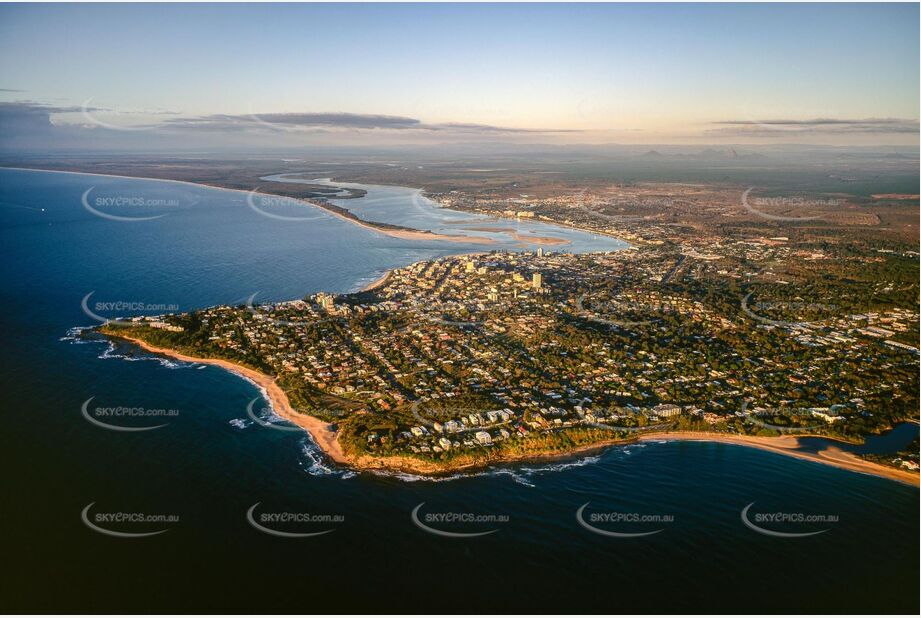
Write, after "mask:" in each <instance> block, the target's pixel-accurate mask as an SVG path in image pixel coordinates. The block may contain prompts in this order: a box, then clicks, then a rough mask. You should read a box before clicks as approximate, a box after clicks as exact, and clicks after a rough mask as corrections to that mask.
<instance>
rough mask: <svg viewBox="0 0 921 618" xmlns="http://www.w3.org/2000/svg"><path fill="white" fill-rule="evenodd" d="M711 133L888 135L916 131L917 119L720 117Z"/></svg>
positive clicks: (745, 134)
mask: <svg viewBox="0 0 921 618" xmlns="http://www.w3.org/2000/svg"><path fill="white" fill-rule="evenodd" d="M711 124H713V125H718V128H715V129H708V130H707V131H705V133H707V134H710V135H724V136H726V135H737V136H780V135H787V134H790V133H794V134H826V135H848V134H849V135H854V134H874V133H875V134H889V133H918V131H919V124H918V121H917V120H912V119H910V118H863V119H846V118H814V119H811V120H781V119H770V120H721V121H717V122H713V123H711Z"/></svg>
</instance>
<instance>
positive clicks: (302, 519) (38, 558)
mask: <svg viewBox="0 0 921 618" xmlns="http://www.w3.org/2000/svg"><path fill="white" fill-rule="evenodd" d="M389 191H390V195H388V196H385V197H387V199H389V200H390V201H389V202H387V204H389V205H390V206H391V207H393V208H396V209H399V208H401V204H402V202H400V199H401V198H400V197H399V195H400V192H399V191H397V190H396V189H391V190H389ZM405 195H406V196H410V198H411V195H413V194H412V192H411V191H407V192H405ZM374 197H375V195H372V193H370V192H369V199H370V198H374ZM362 199H365V198H362ZM351 202H352V203H353V204H354V205H355V208H356V212H358V211H359V210H361V209H363V208H366V209H367V210H366V212H371V211H372V210H373V208H374V205H373V204H372V205H371V206H362V205H361V204H359V202H360V200H352V201H351ZM342 204H343V205H345V206H346V207H349V204H347V203H345V202H342ZM87 206H89V208H87ZM378 206H380V204H378ZM418 206H419V204H418V203H415V204H414V205H413V204H408V203H407V204H406V208H410V207H416V208H418ZM424 207H425V208H424V212H423V211H417V212H416V215H415V216H417V217H418V216H422V215H423V214H424V215H425V216H427V217H432V216H435V215H434V214H433V213H435V212H436V211H433V210H431V205H424ZM93 210H95V211H97V212H93ZM273 212H276V213H278V212H283V213H284V216H285V217H294V218H298V217H299V218H303V219H304V220H303V221H293V220H291V219H287V218H286V219H277V218H272V217H266V216H262V215H260V214H259V213H258V212H254V210H253V209H252V208H251V207H250V206H249V205H248V204H247V201H246V195H245V194H242V193H235V192H229V191H224V190H218V189H211V188H206V187H197V186H192V185H187V184H178V183H169V182H155V181H145V180H133V179H120V178H105V177H98V176H88V175H79V174H61V173H39V172H28V171H16V170H0V235H2V247H3V257H4V259H3V284H2V286H0V295H2V299H3V306H4V307H5V308H6V310H5V311H4V312H3V317H2V318H0V320H2V332H3V342H4V354H3V360H4V367H3V371H2V376H3V381H4V384H3V387H4V388H3V392H4V393H5V395H6V396H5V398H4V400H5V404H4V406H3V415H4V421H5V424H4V429H3V431H0V453H2V457H3V461H4V468H5V474H4V500H3V504H4V506H3V542H2V547H3V553H4V560H3V563H4V567H3V577H2V578H0V609H2V610H3V611H4V612H22V611H43V612H106V613H112V612H264V613H273V612H305V613H318V612H387V613H392V612H410V613H417V612H447V613H452V612H534V613H547V612H578V613H582V612H587V613H599V612H610V613H624V612H639V613H646V612H717V613H719V612H768V613H770V612H847V613H855V612H866V613H870V612H874V613H875V612H882V613H894V612H898V613H918V610H919V602H918V596H919V595H918V580H919V563H918V546H919V500H918V490H917V489H916V488H913V487H909V486H906V485H902V484H899V483H897V482H893V481H890V480H885V479H881V478H876V477H872V476H867V475H862V474H857V473H854V472H849V471H845V470H839V469H836V468H832V467H829V466H824V465H821V464H817V463H813V462H809V461H802V460H797V459H793V458H789V457H785V456H782V455H777V454H773V453H768V452H763V451H758V450H754V449H748V448H744V447H739V446H733V445H726V444H715V443H698V442H668V443H665V442H662V443H658V442H650V443H644V444H642V445H631V446H624V447H615V448H610V449H607V450H604V451H602V452H600V453H596V454H593V455H590V456H583V457H578V458H573V459H571V460H560V461H553V462H544V463H529V464H519V465H510V466H506V467H502V468H498V469H494V470H490V471H487V472H483V473H478V474H470V475H459V476H456V477H449V478H445V479H439V480H437V481H433V480H430V479H420V478H417V477H408V476H405V475H380V474H372V473H355V472H351V471H349V470H344V469H339V468H336V467H335V466H333V465H331V464H329V463H328V462H326V461H325V460H324V459H323V458H322V456H320V454H319V453H318V452H317V449H316V447H314V446H313V445H312V443H311V442H310V440H309V438H307V437H306V435H305V434H303V433H301V432H300V431H287V430H279V429H278V428H277V427H266V426H265V424H266V420H271V419H269V418H268V415H269V414H270V413H268V412H266V411H265V410H264V408H265V403H264V402H263V401H262V400H261V395H260V393H259V391H258V389H257V388H256V387H255V386H254V385H252V384H250V383H248V382H246V381H244V380H242V379H240V378H238V377H236V376H233V375H231V374H229V373H227V372H225V371H223V370H220V369H217V368H215V367H204V366H201V365H194V364H188V363H179V362H174V361H168V360H166V359H162V358H157V357H154V356H152V355H150V354H147V353H143V352H141V351H139V350H138V349H137V348H134V347H133V346H129V345H125V344H112V343H109V342H107V341H104V340H95V341H82V340H81V339H80V338H79V337H76V336H75V335H76V333H77V331H75V330H74V329H75V328H78V327H85V326H90V325H93V324H94V323H96V322H95V321H94V319H93V318H91V317H90V316H89V315H88V314H87V312H86V311H85V310H84V309H85V308H86V307H88V308H90V309H92V311H93V313H96V314H98V315H102V316H104V317H114V316H116V315H126V314H132V313H160V312H163V311H166V310H169V311H176V310H178V311H185V310H190V309H195V308H200V307H206V306H210V305H215V304H221V303H233V302H244V301H245V300H246V299H247V298H248V297H250V296H251V295H252V294H257V296H256V300H257V302H258V301H261V300H282V299H291V298H299V297H302V296H304V295H305V294H311V293H315V292H318V291H321V290H326V291H332V292H346V291H350V290H355V289H358V288H360V287H361V286H362V285H364V284H366V283H367V282H369V281H373V280H374V279H376V278H377V277H378V276H380V274H381V273H383V272H384V271H385V270H387V269H389V268H393V267H397V266H403V265H407V264H410V263H412V262H415V261H417V260H422V259H427V258H432V257H436V256H441V255H448V254H452V253H458V252H464V251H481V250H483V247H482V246H479V245H470V246H467V245H464V244H455V243H445V242H439V241H425V242H420V241H408V240H402V239H397V238H389V237H385V236H382V235H379V234H377V233H375V232H373V231H371V230H367V229H363V228H360V227H358V226H355V225H352V224H350V223H348V222H346V221H343V220H341V219H338V218H335V217H333V216H330V215H328V214H326V213H323V212H320V211H317V210H314V209H310V208H307V207H304V206H295V205H290V206H282V207H280V208H279V209H277V210H275V211H273ZM378 212H379V211H378ZM99 213H102V215H100V214H99ZM379 214H380V213H379ZM439 214H440V215H444V217H445V220H447V221H449V222H450V220H451V218H452V217H454V216H455V215H456V214H457V213H454V214H452V213H450V212H441V213H439ZM104 215H111V217H116V218H111V217H107V216H104ZM408 216H409V215H407V217H408ZM154 217H156V218H154ZM126 219H134V220H130V221H129V220H126ZM404 220H408V219H404ZM393 222H395V223H399V221H398V220H396V219H394V220H393ZM445 225H448V224H445ZM497 225H498V224H497ZM529 225H533V226H534V227H533V229H532V228H528V233H534V234H535V235H539V234H540V233H543V232H545V231H546V230H547V228H543V227H541V226H540V224H529ZM479 226H480V225H479V224H477V227H479ZM554 232H555V233H556V230H554ZM565 233H566V234H567V238H568V239H570V240H571V241H572V244H571V245H568V246H567V247H565V249H567V250H573V251H578V250H598V248H599V247H601V248H612V249H613V248H618V247H622V246H623V244H618V243H616V241H611V240H610V239H604V238H599V237H596V236H593V235H591V234H587V233H583V232H577V231H572V230H566V231H565ZM499 235H500V236H501V232H500V233H499ZM551 235H555V234H551ZM605 243H608V244H605ZM518 245H519V243H518V242H516V241H513V240H511V239H505V240H503V241H502V242H500V244H499V246H498V248H525V247H519V246H518ZM88 295H89V296H88ZM250 404H252V405H250ZM248 406H249V411H252V412H253V414H252V415H250V413H249V411H248ZM84 409H96V410H99V409H102V410H104V411H106V412H107V413H109V414H110V417H109V418H108V420H109V421H110V422H111V424H113V425H117V426H124V427H135V428H142V427H156V428H154V429H149V430H144V431H113V430H109V429H105V428H103V427H100V426H98V425H96V424H93V423H91V422H89V421H87V420H86V418H85V416H84V414H83V410H84ZM900 431H901V432H903V433H905V432H906V431H907V430H905V429H900ZM915 431H917V428H915ZM892 446H893V445H892V444H890V443H887V447H892ZM746 508H747V509H748V510H747V511H746ZM743 513H745V515H743ZM817 517H821V518H824V519H822V520H818V518H817ZM749 524H751V525H749ZM759 529H760V530H761V531H759ZM771 532H780V533H782V534H788V535H795V536H777V535H774V534H770V533H771ZM112 533H116V534H115V535H113V534H112ZM278 533H281V534H278ZM126 535H127V536H126ZM136 535H145V536H136ZM291 535H295V536H291ZM641 535H642V536H641ZM807 535H808V536H807Z"/></svg>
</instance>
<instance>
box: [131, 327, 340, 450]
mask: <svg viewBox="0 0 921 618" xmlns="http://www.w3.org/2000/svg"><path fill="white" fill-rule="evenodd" d="M119 338H121V339H124V340H126V341H130V342H132V343H134V344H136V345H137V346H139V347H141V348H143V349H144V350H147V351H148V352H153V353H154V354H162V355H163V356H168V357H170V358H175V359H177V360H181V361H186V362H189V363H201V364H203V365H215V366H217V367H220V368H222V369H226V370H227V371H230V372H231V373H235V374H237V375H239V376H242V377H244V378H246V379H247V380H249V381H251V382H253V383H255V384H256V385H258V386H259V387H261V388H263V389H265V392H266V393H268V396H269V403H270V404H271V406H272V411H273V412H274V413H275V414H276V415H278V416H280V417H281V418H283V419H285V420H286V421H289V422H291V423H293V424H295V425H297V426H298V427H300V428H301V429H303V430H305V431H306V432H307V433H309V434H310V436H311V437H312V438H313V441H314V442H316V444H317V446H319V447H320V448H321V449H323V452H324V453H326V455H328V456H329V458H330V459H332V460H333V461H335V462H336V463H340V464H348V463H349V460H348V458H347V457H346V456H345V453H343V451H342V447H341V446H340V445H339V441H338V440H337V439H336V432H335V431H333V430H332V429H331V426H330V425H329V423H326V422H324V421H321V420H320V419H318V418H315V417H313V416H308V415H306V414H301V413H300V412H297V411H296V410H295V409H294V408H293V407H292V406H291V402H290V401H288V396H287V395H286V394H285V391H284V390H282V388H281V387H280V386H278V384H277V383H276V382H275V378H273V377H271V376H268V375H266V374H264V373H261V372H259V371H255V370H253V369H250V368H248V367H243V366H242V365H237V364H235V363H231V362H230V361H226V360H223V359H219V358H199V357H195V356H188V355H186V354H180V353H179V352H176V351H174V350H169V349H166V348H158V347H156V346H152V345H150V344H148V343H146V342H144V341H142V340H140V339H135V338H134V337H125V336H120V335H119Z"/></svg>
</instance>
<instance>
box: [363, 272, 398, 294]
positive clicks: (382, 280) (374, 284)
mask: <svg viewBox="0 0 921 618" xmlns="http://www.w3.org/2000/svg"><path fill="white" fill-rule="evenodd" d="M390 272H391V271H389V270H388V271H387V272H385V273H384V274H383V275H381V276H380V277H378V278H377V279H375V280H374V281H372V282H371V283H369V284H368V285H366V286H365V287H363V288H361V291H362V292H370V291H371V290H376V289H377V288H379V287H381V286H382V285H384V284H385V283H387V279H389V278H390Z"/></svg>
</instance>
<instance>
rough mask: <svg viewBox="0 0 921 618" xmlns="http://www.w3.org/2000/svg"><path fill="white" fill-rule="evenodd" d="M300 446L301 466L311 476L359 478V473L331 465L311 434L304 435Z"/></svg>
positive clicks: (299, 443)
mask: <svg viewBox="0 0 921 618" xmlns="http://www.w3.org/2000/svg"><path fill="white" fill-rule="evenodd" d="M298 445H299V446H300V450H301V456H300V461H301V466H302V467H303V468H304V471H305V472H306V473H307V474H309V475H310V476H338V477H339V478H342V479H350V478H353V477H355V476H358V473H357V472H355V471H354V470H349V469H345V468H338V467H336V466H334V465H332V464H330V463H329V461H328V460H327V458H326V456H325V455H324V454H323V451H322V449H320V447H319V446H317V445H316V443H315V442H314V441H313V439H312V438H311V437H310V435H309V434H306V435H304V437H303V438H301V440H300V441H299V442H298Z"/></svg>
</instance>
